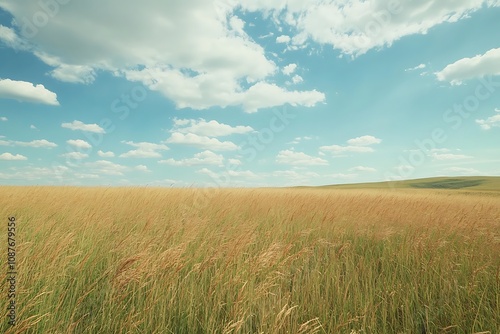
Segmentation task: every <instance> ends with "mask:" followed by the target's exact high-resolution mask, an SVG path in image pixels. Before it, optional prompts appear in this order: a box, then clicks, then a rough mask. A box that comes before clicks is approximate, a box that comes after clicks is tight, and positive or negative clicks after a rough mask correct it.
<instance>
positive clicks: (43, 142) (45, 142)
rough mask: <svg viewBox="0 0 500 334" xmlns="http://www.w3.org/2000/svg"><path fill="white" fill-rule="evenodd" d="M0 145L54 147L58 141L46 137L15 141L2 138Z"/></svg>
mask: <svg viewBox="0 0 500 334" xmlns="http://www.w3.org/2000/svg"><path fill="white" fill-rule="evenodd" d="M0 146H21V147H33V148H53V147H57V144H56V143H53V142H50V141H48V140H46V139H39V140H32V141H30V142H23V141H15V140H0Z"/></svg>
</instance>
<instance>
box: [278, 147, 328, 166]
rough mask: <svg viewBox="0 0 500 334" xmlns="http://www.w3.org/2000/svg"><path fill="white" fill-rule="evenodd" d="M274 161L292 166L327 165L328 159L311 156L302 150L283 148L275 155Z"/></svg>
mask: <svg viewBox="0 0 500 334" xmlns="http://www.w3.org/2000/svg"><path fill="white" fill-rule="evenodd" d="M276 162H277V163H280V164H287V165H292V166H321V165H328V161H326V160H325V159H321V158H318V157H313V156H310V155H308V154H305V153H303V152H295V151H292V150H283V151H280V152H279V153H278V155H277V156H276Z"/></svg>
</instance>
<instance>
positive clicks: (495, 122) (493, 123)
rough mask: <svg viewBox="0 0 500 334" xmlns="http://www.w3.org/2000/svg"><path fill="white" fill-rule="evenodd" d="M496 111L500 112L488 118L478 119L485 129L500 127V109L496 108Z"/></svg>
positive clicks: (477, 121)
mask: <svg viewBox="0 0 500 334" xmlns="http://www.w3.org/2000/svg"><path fill="white" fill-rule="evenodd" d="M495 111H496V112H497V113H499V114H497V115H493V116H491V117H488V118H487V119H476V123H477V124H479V126H480V127H481V128H482V129H484V130H490V129H491V128H493V127H500V109H495Z"/></svg>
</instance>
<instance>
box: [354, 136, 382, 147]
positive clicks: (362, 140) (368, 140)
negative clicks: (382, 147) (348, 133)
mask: <svg viewBox="0 0 500 334" xmlns="http://www.w3.org/2000/svg"><path fill="white" fill-rule="evenodd" d="M381 142H382V139H379V138H376V137H374V136H362V137H357V138H353V139H349V140H348V141H347V144H349V145H353V146H370V145H374V144H380V143H381Z"/></svg>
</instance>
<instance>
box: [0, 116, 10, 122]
mask: <svg viewBox="0 0 500 334" xmlns="http://www.w3.org/2000/svg"><path fill="white" fill-rule="evenodd" d="M8 120H9V119H8V118H7V117H0V121H1V122H7V121H8Z"/></svg>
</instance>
